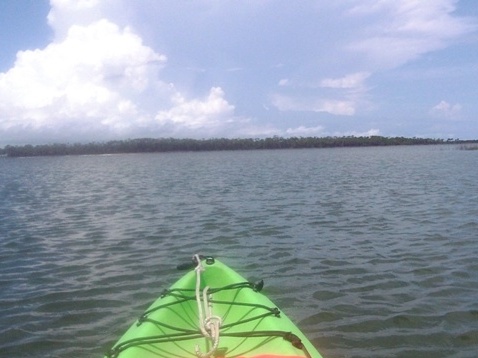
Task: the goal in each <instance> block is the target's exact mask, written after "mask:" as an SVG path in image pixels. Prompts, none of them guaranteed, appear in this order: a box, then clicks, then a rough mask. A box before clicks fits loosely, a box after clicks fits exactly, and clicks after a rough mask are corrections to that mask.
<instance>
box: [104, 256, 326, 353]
mask: <svg viewBox="0 0 478 358" xmlns="http://www.w3.org/2000/svg"><path fill="white" fill-rule="evenodd" d="M178 268H179V269H188V270H189V271H188V272H187V273H186V274H185V275H184V276H183V277H182V278H180V279H179V280H178V281H177V282H176V283H175V284H174V285H173V286H171V288H169V289H167V290H165V291H164V292H163V293H162V294H161V296H160V297H159V298H158V299H157V300H156V301H155V302H154V303H153V304H152V305H151V306H150V307H149V308H148V309H147V310H146V311H145V312H144V313H143V314H142V315H141V316H140V317H139V319H138V320H137V321H136V322H135V323H134V324H133V325H132V326H131V327H130V328H129V329H128V330H127V331H126V333H125V334H124V335H123V336H122V337H121V338H120V339H119V340H118V342H117V343H116V344H115V345H114V346H113V347H112V348H111V349H110V350H109V351H108V352H107V353H106V355H105V357H106V358H139V357H141V358H149V357H155V358H157V357H168V358H171V357H177V358H188V357H199V358H207V357H214V358H226V357H227V358H299V357H309V358H321V355H320V353H319V352H318V351H317V349H316V348H315V347H314V346H313V345H312V343H311V342H310V341H309V340H308V339H307V337H306V336H305V335H304V334H303V333H302V332H301V331H300V330H299V328H297V326H296V325H295V324H294V323H293V322H292V321H291V320H290V319H289V318H288V317H287V316H286V315H285V314H284V313H283V312H281V311H280V310H279V309H278V308H277V307H276V306H275V305H274V304H273V303H272V301H271V300H270V299H269V298H267V297H266V296H265V295H264V294H263V293H261V292H260V291H261V289H262V287H263V284H264V283H263V281H259V282H257V283H252V282H249V281H247V280H245V279H244V278H243V277H242V276H241V275H239V274H238V273H237V272H235V271H234V270H232V269H231V268H229V267H228V266H226V265H225V264H223V263H222V262H220V261H219V260H217V259H215V258H213V257H204V256H199V255H196V256H194V258H193V261H192V263H191V264H187V265H180V266H178Z"/></svg>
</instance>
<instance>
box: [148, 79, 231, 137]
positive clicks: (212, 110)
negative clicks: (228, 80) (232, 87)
mask: <svg viewBox="0 0 478 358" xmlns="http://www.w3.org/2000/svg"><path fill="white" fill-rule="evenodd" d="M172 101H173V104H174V106H173V107H172V108H170V109H168V110H163V111H159V112H158V114H157V115H156V116H155V119H156V121H157V122H158V123H159V124H164V125H170V124H175V125H178V126H179V127H184V128H187V129H200V128H203V127H205V126H206V127H208V128H209V129H211V128H213V127H217V126H219V125H221V124H223V122H222V121H228V120H231V119H230V118H232V116H233V114H234V106H232V105H230V104H229V103H228V102H227V101H226V100H225V99H224V91H223V90H222V89H221V88H220V87H214V88H212V89H211V91H210V92H209V95H208V97H207V98H206V99H205V100H199V99H193V100H189V101H188V100H186V99H185V98H184V97H183V96H182V95H181V94H179V93H177V94H176V95H175V96H174V97H173V99H172Z"/></svg>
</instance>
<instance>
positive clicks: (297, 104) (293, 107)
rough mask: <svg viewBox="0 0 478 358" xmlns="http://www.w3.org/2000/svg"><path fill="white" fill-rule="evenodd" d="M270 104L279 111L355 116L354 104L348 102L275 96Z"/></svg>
mask: <svg viewBox="0 0 478 358" xmlns="http://www.w3.org/2000/svg"><path fill="white" fill-rule="evenodd" d="M271 101H272V104H273V105H274V106H275V107H277V109H279V110H280V111H308V112H327V113H330V114H334V115H344V116H351V115H354V114H355V110H356V108H355V103H354V102H353V101H350V100H336V99H322V98H304V97H303V98H299V97H296V96H289V95H281V94H275V95H273V96H272V97H271Z"/></svg>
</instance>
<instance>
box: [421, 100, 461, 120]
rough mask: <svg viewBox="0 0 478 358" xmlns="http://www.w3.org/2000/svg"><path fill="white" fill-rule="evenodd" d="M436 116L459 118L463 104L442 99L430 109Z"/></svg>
mask: <svg viewBox="0 0 478 358" xmlns="http://www.w3.org/2000/svg"><path fill="white" fill-rule="evenodd" d="M429 113H430V114H431V115H432V116H434V117H440V118H447V119H457V118H458V117H459V115H460V113H461V104H459V103H455V104H450V103H448V102H447V101H440V103H438V104H437V105H435V106H433V108H432V109H431V110H430V111H429Z"/></svg>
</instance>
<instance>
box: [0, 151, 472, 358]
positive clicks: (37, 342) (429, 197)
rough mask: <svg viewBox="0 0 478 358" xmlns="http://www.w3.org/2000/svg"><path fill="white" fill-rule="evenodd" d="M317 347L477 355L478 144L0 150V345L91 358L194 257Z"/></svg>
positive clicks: (356, 352) (344, 353) (6, 352)
mask: <svg viewBox="0 0 478 358" xmlns="http://www.w3.org/2000/svg"><path fill="white" fill-rule="evenodd" d="M197 252H199V253H203V254H209V255H215V256H217V257H219V258H221V260H222V261H224V262H225V263H227V264H229V265H230V266H232V267H233V268H235V269H236V270H237V271H239V272H240V273H242V274H243V275H244V276H246V277H248V278H250V279H251V280H255V279H259V278H262V279H264V280H265V283H266V286H265V288H264V291H265V293H266V294H267V295H268V296H269V297H270V298H271V299H272V300H273V301H275V302H276V303H277V305H278V306H279V307H281V308H282V309H283V310H284V311H285V312H286V313H287V314H288V315H289V316H290V317H291V318H292V319H293V320H294V321H295V322H297V323H298V324H299V326H300V327H301V328H302V330H303V331H304V332H305V333H306V334H307V335H308V336H309V337H310V338H311V340H312V341H313V343H314V344H315V345H316V346H317V348H318V349H319V350H320V351H321V352H322V354H323V355H324V357H325V358H332V357H476V356H478V260H477V257H478V151H462V150H458V149H457V148H456V147H453V146H430V147H390V148H353V149H317V150H280V151H246V152H210V153H169V154H140V155H114V156H79V157H59V158H23V159H22V158H20V159H10V158H0V356H5V357H6V356H18V357H101V356H102V354H103V353H104V352H105V351H106V350H107V349H108V348H110V346H111V345H112V344H113V343H114V342H115V341H116V340H117V338H118V337H119V335H120V334H122V333H123V332H124V331H125V330H126V329H127V327H128V326H129V325H130V324H131V323H132V322H133V321H134V319H135V318H136V317H137V316H139V315H140V313H141V311H142V310H144V309H145V308H146V307H147V306H148V305H149V304H150V303H151V302H152V301H153V300H154V299H155V298H156V297H157V296H158V295H159V293H160V292H161V290H162V289H163V288H166V287H167V286H169V285H171V284H172V283H173V282H174V281H175V280H176V279H177V278H178V277H179V275H180V273H179V272H176V271H175V265H176V264H177V263H180V262H183V261H184V259H189V257H190V256H192V254H194V253H197Z"/></svg>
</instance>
